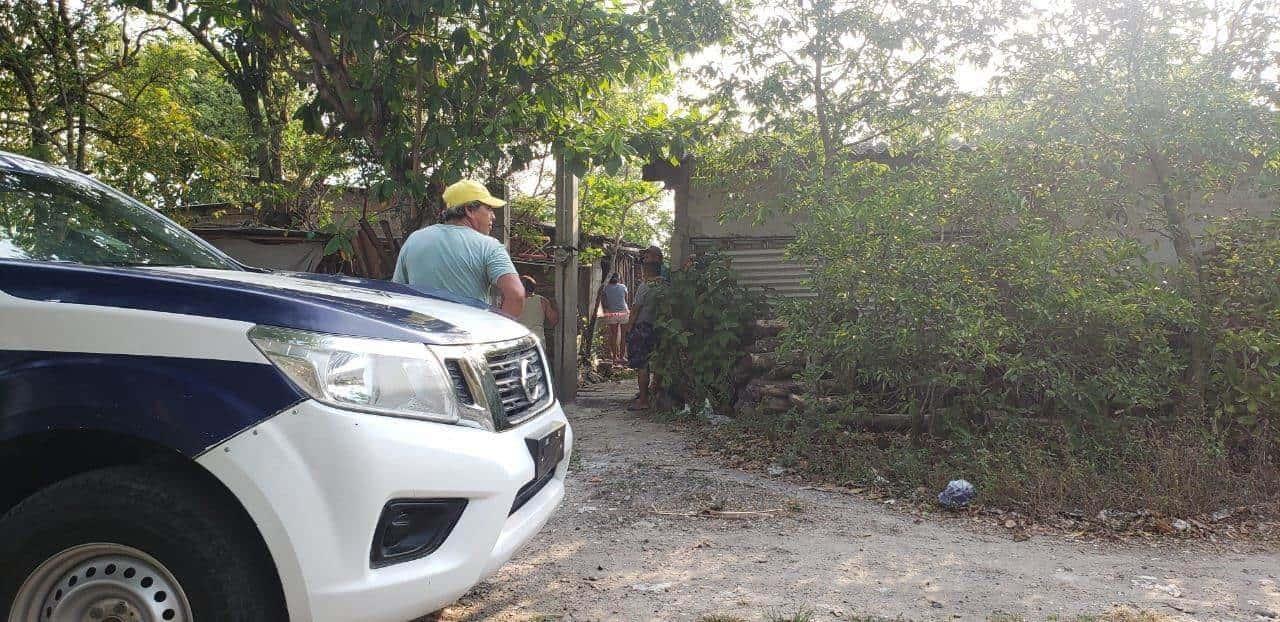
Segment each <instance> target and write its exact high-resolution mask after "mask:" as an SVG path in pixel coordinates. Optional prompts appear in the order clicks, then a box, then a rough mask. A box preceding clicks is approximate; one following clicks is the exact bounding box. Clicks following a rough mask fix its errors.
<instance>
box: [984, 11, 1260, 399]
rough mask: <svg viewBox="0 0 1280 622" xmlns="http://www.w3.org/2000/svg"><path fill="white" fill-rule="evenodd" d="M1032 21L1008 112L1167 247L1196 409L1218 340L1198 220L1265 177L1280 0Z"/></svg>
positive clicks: (1015, 51) (1013, 75)
mask: <svg viewBox="0 0 1280 622" xmlns="http://www.w3.org/2000/svg"><path fill="white" fill-rule="evenodd" d="M1039 24H1040V26H1039V27H1038V28H1036V29H1034V30H1033V31H1031V32H1028V33H1026V34H1025V35H1023V36H1019V37H1016V38H1014V39H1013V41H1012V42H1011V44H1010V46H1009V50H1008V55H1009V56H1010V57H1011V58H1016V59H1018V62H1017V64H1016V66H1015V67H1014V68H1013V69H1012V71H1010V72H1008V75H1007V76H1005V77H1004V78H1002V79H1001V80H1000V82H999V84H1000V85H1001V86H1002V87H1003V88H1004V89H1005V90H1006V92H1007V93H1008V94H1009V96H1010V98H1011V100H1012V107H1011V109H1010V111H1009V112H1010V113H1011V114H1012V115H1013V118H1015V119H1019V120H1020V123H1023V124H1024V125H1023V127H1029V128H1035V133H1034V134H1031V135H1028V136H1025V138H1026V139H1027V140H1030V141H1033V142H1034V143H1035V144H1037V145H1038V146H1039V148H1038V149H1036V151H1038V152H1042V153H1051V154H1060V155H1066V156H1068V158H1069V162H1070V164H1069V165H1068V166H1067V167H1066V168H1065V171H1064V172H1066V173H1068V175H1066V176H1067V177H1070V176H1087V177H1090V178H1093V179H1095V180H1097V182H1098V184H1099V189H1100V190H1101V191H1103V192H1101V193H1097V194H1096V196H1095V200H1094V201H1092V202H1091V203H1092V204H1094V205H1100V204H1110V205H1114V206H1117V207H1118V208H1120V210H1121V211H1122V212H1123V213H1124V214H1127V215H1129V216H1130V217H1133V218H1137V219H1139V221H1140V222H1141V223H1142V224H1143V225H1144V226H1145V227H1147V228H1148V229H1150V230H1151V231H1153V232H1155V233H1157V234H1159V235H1160V236H1162V237H1163V238H1164V239H1165V240H1166V241H1167V243H1168V244H1169V245H1170V246H1171V247H1172V249H1173V251H1174V254H1175V255H1176V258H1177V262H1178V265H1177V267H1178V270H1177V271H1175V272H1174V273H1173V274H1172V275H1171V277H1172V279H1173V281H1174V283H1175V285H1176V286H1177V287H1178V288H1180V290H1181V291H1182V292H1183V293H1184V294H1185V295H1186V296H1187V297H1188V298H1189V299H1190V300H1192V301H1193V302H1194V303H1195V305H1196V308H1197V310H1198V311H1197V313H1198V317H1197V319H1198V327H1197V328H1196V329H1195V331H1194V332H1193V334H1192V335H1191V336H1190V346H1191V353H1190V354H1191V361H1190V368H1189V371H1188V373H1189V381H1190V383H1191V386H1192V390H1191V391H1190V394H1189V395H1188V400H1189V401H1188V403H1187V409H1188V410H1189V411H1190V412H1192V413H1196V414H1201V413H1203V411H1204V400H1205V390H1206V383H1207V381H1208V371H1209V369H1208V365H1209V361H1210V360H1211V359H1212V356H1213V355H1212V347H1213V346H1212V343H1213V341H1214V336H1213V335H1212V330H1213V329H1212V327H1211V326H1210V315H1209V309H1210V306H1211V305H1210V303H1211V301H1210V300H1209V299H1208V297H1207V292H1206V290H1205V287H1204V282H1203V281H1204V279H1203V259H1204V258H1203V254H1202V250H1203V249H1202V248H1201V246H1200V245H1199V244H1198V242H1197V239H1196V237H1197V223H1200V222H1203V221H1204V220H1205V219H1206V218H1208V217H1209V214H1208V213H1207V212H1206V208H1207V206H1209V205H1211V204H1212V199H1213V198H1214V197H1217V196H1221V195H1223V194H1224V193H1226V192H1228V191H1230V190H1232V189H1234V188H1238V187H1244V186H1247V185H1249V184H1251V183H1255V182H1256V181H1257V180H1259V179H1263V178H1265V175H1264V174H1263V173H1264V171H1265V167H1266V166H1267V163H1268V161H1272V162H1274V161H1275V158H1276V154H1277V149H1278V148H1280V136H1278V134H1277V131H1278V129H1280V126H1278V124H1277V116H1276V112H1275V110H1274V109H1273V108H1271V107H1269V106H1267V105H1265V104H1264V103H1263V101H1264V100H1263V98H1264V97H1266V96H1267V95H1268V94H1269V93H1270V92H1271V90H1270V88H1268V86H1267V81H1268V80H1269V79H1270V78H1269V77H1268V76H1269V75H1271V74H1272V72H1274V71H1275V70H1276V59H1277V58H1280V55H1278V54H1277V51H1278V50H1280V42H1278V41H1277V38H1276V35H1275V33H1276V32H1277V27H1278V26H1280V7H1277V6H1276V5H1275V4H1274V3H1263V4H1258V3H1253V2H1249V1H1248V0H1241V1H1239V2H1234V3H1232V2H1227V3H1213V5H1209V4H1207V3H1204V2H1200V1H1198V0H1126V1H1125V2H1121V3H1111V2H1097V1H1093V0H1087V1H1080V2H1073V3H1070V4H1069V5H1067V6H1066V7H1065V8H1064V9H1062V10H1061V11H1058V12H1055V13H1051V14H1047V15H1045V16H1044V17H1043V19H1041V20H1040V22H1039ZM1059 159H1060V160H1061V159H1062V158H1059ZM1063 163H1064V164H1065V163H1066V162H1063Z"/></svg>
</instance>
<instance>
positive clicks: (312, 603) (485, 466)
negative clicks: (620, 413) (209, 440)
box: [198, 401, 573, 622]
mask: <svg viewBox="0 0 1280 622" xmlns="http://www.w3.org/2000/svg"><path fill="white" fill-rule="evenodd" d="M560 426H564V428H565V439H564V447H565V453H564V459H563V460H561V461H560V463H559V465H558V466H556V467H555V474H554V476H552V477H551V479H550V481H548V482H547V483H546V484H545V485H544V486H543V487H542V489H541V490H540V491H539V492H538V493H537V494H536V495H534V496H533V497H532V498H530V499H529V500H528V501H527V502H525V503H524V504H523V505H521V506H520V507H519V509H518V510H516V511H515V512H511V508H512V504H513V501H514V499H515V498H516V494H517V492H518V491H519V490H520V488H521V487H522V486H524V485H525V484H528V483H529V482H530V481H532V480H533V479H534V472H535V465H534V460H533V457H532V455H531V453H530V450H529V447H528V445H527V444H526V439H539V438H543V437H545V436H546V435H548V434H550V433H552V432H553V431H554V430H555V429H556V428H558V427H560ZM572 445H573V435H572V431H571V430H570V429H569V427H568V422H567V420H566V419H565V416H564V412H563V411H562V410H561V408H560V406H559V405H558V404H555V405H553V406H551V407H550V408H548V409H547V410H546V411H544V412H543V413H541V414H539V415H538V416H536V417H533V418H532V419H530V420H529V421H526V422H525V423H523V424H521V425H519V426H517V427H515V428H512V429H510V430H506V431H503V432H497V433H494V432H486V431H482V430H476V429H471V428H465V427H460V426H451V425H444V424H437V423H431V422H425V421H418V420H413V419H399V418H394V417H385V416H378V415H369V414H361V413H354V412H349V411H345V410H340V409H335V408H331V407H329V406H325V405H322V404H319V403H316V402H310V401H309V402H304V403H302V404H299V405H298V406H295V407H293V408H290V409H289V410H287V411H285V412H283V413H280V414H278V415H276V416H275V417H273V418H271V419H269V420H267V421H266V422H264V423H262V424H259V425H258V426H255V427H254V428H252V429H250V430H247V431H245V432H243V433H241V434H239V435H237V436H236V437H234V438H232V439H231V440H228V441H227V442H225V443H222V444H221V445H218V446H216V447H213V448H212V449H210V450H209V451H207V452H206V453H205V454H204V455H202V456H201V457H200V458H199V459H198V462H199V463H200V464H201V465H202V466H203V467H204V468H206V469H207V470H208V471H209V472H210V473H212V474H213V475H214V476H215V477H217V478H218V479H219V480H221V481H222V483H223V484H224V485H226V486H227V488H228V489H230V490H231V492H232V493H233V494H234V495H235V496H236V497H237V498H238V499H239V500H240V502H241V504H242V505H243V506H244V508H245V510H246V511H247V512H248V513H249V515H250V516H251V517H252V518H253V520H254V522H255V523H256V524H257V526H258V529H259V531H260V532H261V534H262V537H263V539H264V540H265V541H266V544H267V548H268V550H269V551H270V553H271V556H272V558H273V559H274V561H275V563H276V569H277V571H278V573H279V575H280V579H281V583H282V584H283V588H284V593H285V599H286V601H287V604H288V606H289V613H290V617H291V618H292V619H293V620H296V621H308V620H310V621H315V622H329V621H333V622H346V621H349V620H362V621H366V622H379V621H383V620H385V621H387V622H403V621H404V620H409V619H413V618H416V617H419V616H421V615H424V614H426V613H430V612H432V611H435V610H437V609H440V608H442V607H445V606H447V605H449V604H450V603H452V602H454V601H455V600H457V599H458V597H460V596H462V595H463V594H465V593H466V592H467V591H468V590H469V589H471V587H472V586H474V585H475V584H476V583H478V582H479V581H481V580H483V579H484V578H485V577H487V576H489V575H491V574H493V573H494V572H496V571H497V570H498V569H499V568H501V567H502V565H503V564H505V563H506V562H507V560H509V559H510V558H511V556H512V555H514V554H515V553H516V551H518V550H519V549H520V547H521V546H523V545H524V544H525V543H526V542H528V541H529V539H530V538H532V537H533V535H534V534H536V533H537V532H538V530H539V529H541V528H542V526H543V524H545V523H546V521H547V519H548V518H549V517H550V516H551V514H552V513H553V512H554V511H555V509H556V507H557V506H558V505H559V504H560V501H561V500H562V499H563V497H564V477H565V472H566V470H567V468H568V462H569V461H568V457H569V455H570V452H571V450H572ZM402 499H465V500H466V508H465V510H463V512H462V515H461V517H460V518H459V519H458V522H457V523H456V525H455V526H454V527H453V529H452V531H451V532H450V533H449V535H448V537H447V538H446V539H445V540H444V542H443V544H441V545H440V547H439V548H438V549H436V550H435V551H434V552H432V553H431V554H429V555H427V556H426V557H423V558H420V559H414V560H411V561H404V562H401V563H396V564H392V565H386V566H381V567H376V568H375V567H374V564H372V563H371V560H370V550H371V547H372V546H373V542H374V531H375V529H376V526H377V523H378V520H379V517H380V516H381V515H382V511H383V508H384V506H385V505H386V504H387V502H389V501H392V500H402Z"/></svg>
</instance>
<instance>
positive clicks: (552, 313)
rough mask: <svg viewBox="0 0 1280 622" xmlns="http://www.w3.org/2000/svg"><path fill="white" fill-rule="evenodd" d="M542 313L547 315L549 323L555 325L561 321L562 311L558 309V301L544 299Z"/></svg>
mask: <svg viewBox="0 0 1280 622" xmlns="http://www.w3.org/2000/svg"><path fill="white" fill-rule="evenodd" d="M542 313H543V315H546V316H547V325H548V326H555V325H556V323H558V322H559V321H560V312H559V311H556V303H554V302H551V301H550V300H547V299H546V298H543V299H542Z"/></svg>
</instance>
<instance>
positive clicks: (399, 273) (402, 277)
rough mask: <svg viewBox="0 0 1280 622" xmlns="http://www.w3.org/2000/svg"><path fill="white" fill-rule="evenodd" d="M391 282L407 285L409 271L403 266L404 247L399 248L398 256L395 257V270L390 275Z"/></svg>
mask: <svg viewBox="0 0 1280 622" xmlns="http://www.w3.org/2000/svg"><path fill="white" fill-rule="evenodd" d="M391 280H392V281H394V282H396V283H403V284H405V285H408V284H409V271H408V270H407V269H406V268H405V265H404V247H401V248H400V255H399V256H398V257H396V269H395V272H392V273H391Z"/></svg>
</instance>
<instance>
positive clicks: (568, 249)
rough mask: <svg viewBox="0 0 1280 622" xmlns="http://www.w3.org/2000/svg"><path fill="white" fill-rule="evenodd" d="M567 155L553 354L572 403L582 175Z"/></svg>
mask: <svg viewBox="0 0 1280 622" xmlns="http://www.w3.org/2000/svg"><path fill="white" fill-rule="evenodd" d="M568 169H569V167H568V166H567V165H566V164H565V160H564V156H563V155H557V156H556V185H555V189H556V241H555V245H556V307H557V308H558V309H560V324H559V325H558V326H556V339H555V343H554V344H553V347H552V351H553V352H554V354H553V355H552V356H553V358H554V359H555V370H554V371H553V372H552V374H553V376H554V377H555V382H556V397H558V398H559V399H560V401H561V402H562V403H564V404H571V403H573V400H574V399H575V398H577V395H578V252H577V250H576V249H577V246H578V178H577V177H575V176H574V175H573V174H572V173H570V172H569V170H568Z"/></svg>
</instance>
